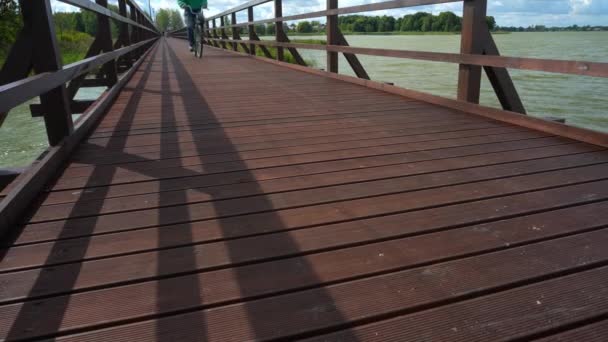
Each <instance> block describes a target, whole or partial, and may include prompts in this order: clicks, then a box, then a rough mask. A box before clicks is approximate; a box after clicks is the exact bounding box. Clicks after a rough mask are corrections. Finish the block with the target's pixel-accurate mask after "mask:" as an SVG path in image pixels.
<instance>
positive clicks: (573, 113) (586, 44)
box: [0, 32, 608, 167]
mask: <svg viewBox="0 0 608 342" xmlns="http://www.w3.org/2000/svg"><path fill="white" fill-rule="evenodd" d="M296 38H297V37H296ZM305 38H318V39H324V38H325V37H323V36H318V37H305ZM494 39H495V40H496V44H497V45H498V48H499V49H500V51H501V54H502V55H505V56H514V57H536V58H553V59H570V60H586V61H594V62H608V44H607V43H608V32H566V33H563V32H560V33H513V34H501V35H495V37H494ZM347 40H348V41H349V44H350V45H351V46H359V47H374V48H386V49H403V50H418V51H434V52H459V47H460V36H459V35H445V36H444V35H439V36H437V35H428V36H347ZM300 52H301V54H302V55H303V56H304V58H306V59H308V60H314V61H315V67H317V68H325V53H324V52H322V51H313V50H301V51H300ZM359 58H360V60H361V63H362V64H363V66H364V67H365V68H366V70H367V72H368V73H369V74H370V77H371V78H372V79H373V80H378V81H385V82H393V83H395V84H396V85H399V86H403V87H406V88H410V89H415V90H420V91H425V92H429V93H432V94H436V95H441V96H445V97H451V98H455V96H456V85H457V78H458V66H457V65H456V64H449V63H434V62H423V61H413V60H406V59H397V58H385V57H373V56H359ZM340 72H341V73H344V74H348V75H353V72H352V70H351V69H350V66H349V65H348V63H347V62H346V60H345V59H344V58H343V57H342V56H341V57H340ZM511 75H512V77H513V80H514V82H515V86H516V87H517V89H518V91H519V94H520V96H521V98H522V100H523V102H524V105H525V106H526V109H527V110H528V112H529V113H530V114H531V115H536V116H554V117H563V118H566V119H567V120H568V124H571V125H577V126H583V127H587V128H591V129H595V130H601V131H606V132H608V97H607V96H606V94H608V79H606V78H594V77H584V76H571V75H560V74H549V73H542V72H531V71H522V70H511ZM100 92H101V89H84V90H83V91H82V92H81V93H79V94H78V97H79V98H95V97H96V96H98V95H99V94H100ZM481 102H482V104H485V105H489V106H494V107H499V103H498V100H497V99H496V96H495V95H494V92H493V90H492V88H491V86H490V85H489V82H487V80H486V79H485V77H484V82H483V84H482V100H481ZM46 146H47V144H46V133H45V130H44V122H43V121H42V120H41V119H39V118H32V117H31V116H30V114H29V111H28V110H27V106H21V107H18V108H16V109H14V110H13V111H11V112H10V113H9V116H8V118H7V119H6V122H5V123H4V125H3V126H2V127H1V128H0V167H17V166H26V165H28V164H29V163H31V162H32V161H33V160H34V159H35V158H36V157H37V156H38V155H39V154H40V153H41V152H42V151H44V149H45V148H46Z"/></svg>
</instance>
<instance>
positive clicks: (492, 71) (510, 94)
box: [483, 25, 526, 114]
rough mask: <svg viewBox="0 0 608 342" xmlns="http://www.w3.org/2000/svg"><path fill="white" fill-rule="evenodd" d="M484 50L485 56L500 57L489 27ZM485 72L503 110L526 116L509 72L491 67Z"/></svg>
mask: <svg viewBox="0 0 608 342" xmlns="http://www.w3.org/2000/svg"><path fill="white" fill-rule="evenodd" d="M483 50H484V54H485V55H493V56H500V52H499V51H498V47H497V46H496V43H495V42H494V38H492V33H490V30H489V29H488V27H487V25H486V29H485V37H484V46H483ZM484 70H485V72H486V75H487V76H488V79H489V80H490V83H491V84H492V88H494V93H496V96H497V97H498V101H500V104H501V105H502V108H503V109H504V110H508V111H511V112H516V113H521V114H526V108H525V107H524V104H523V102H522V101H521V98H520V97H519V93H518V92H517V89H516V88H515V84H513V79H512V78H511V75H510V74H509V71H508V70H507V69H506V68H498V67H489V66H485V67H484Z"/></svg>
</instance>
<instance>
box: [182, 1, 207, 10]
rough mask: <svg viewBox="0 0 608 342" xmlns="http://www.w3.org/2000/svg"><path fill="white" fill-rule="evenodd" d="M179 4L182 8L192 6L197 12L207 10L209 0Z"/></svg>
mask: <svg viewBox="0 0 608 342" xmlns="http://www.w3.org/2000/svg"><path fill="white" fill-rule="evenodd" d="M177 3H178V5H179V7H181V8H186V7H188V6H190V7H191V8H192V9H193V10H195V11H198V10H200V9H201V8H207V0H177Z"/></svg>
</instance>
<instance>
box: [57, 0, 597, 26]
mask: <svg viewBox="0 0 608 342" xmlns="http://www.w3.org/2000/svg"><path fill="white" fill-rule="evenodd" d="M52 1H53V2H54V4H53V5H54V9H55V10H58V11H64V10H68V11H69V10H74V8H73V7H71V6H69V5H65V4H63V3H60V2H58V1H57V0H52ZM136 1H137V2H139V3H140V5H141V7H142V8H146V9H147V8H148V1H150V2H151V6H152V8H153V9H155V10H157V9H160V8H174V9H178V8H179V7H178V6H177V0H136ZM208 1H209V10H208V11H206V12H205V13H206V14H207V15H213V14H216V13H219V12H222V11H224V10H227V9H230V8H233V7H235V6H237V5H240V4H242V3H244V2H246V1H245V0H217V1H214V0H208ZM113 2H116V1H115V0H114V1H113V0H110V3H113ZM376 2H384V1H383V0H339V4H340V7H346V6H354V5H361V4H367V3H376ZM325 4H326V0H283V15H293V14H299V13H306V12H312V11H319V10H323V9H325ZM272 6H273V5H272V2H270V3H267V4H265V5H261V6H257V7H256V8H255V14H254V15H255V18H256V19H266V18H271V17H272V15H273V7H272ZM418 11H424V12H432V13H435V14H437V13H439V12H443V11H452V12H454V13H456V14H458V15H462V2H456V3H449V4H440V5H433V6H418V7H412V8H407V9H398V10H390V11H377V12H371V13H367V14H370V15H385V14H386V15H392V16H394V17H398V16H403V15H405V14H409V13H415V12H418ZM488 15H492V16H494V17H495V18H496V21H497V23H498V25H500V26H529V25H546V26H569V25H574V24H577V25H581V26H582V25H603V26H606V25H608V0H488ZM246 16H247V14H246V11H244V12H241V13H239V15H238V16H237V21H247V20H246ZM320 21H323V20H322V18H321V19H320Z"/></svg>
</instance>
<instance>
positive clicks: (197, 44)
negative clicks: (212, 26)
mask: <svg viewBox="0 0 608 342" xmlns="http://www.w3.org/2000/svg"><path fill="white" fill-rule="evenodd" d="M188 10H189V12H190V14H192V15H193V16H194V17H195V18H194V30H193V31H194V32H193V33H194V46H193V47H192V48H193V51H192V52H193V53H194V57H198V58H203V47H204V45H205V44H204V36H203V25H204V23H205V16H204V15H203V11H202V10H201V11H200V12H196V11H193V10H192V8H191V7H190V6H188Z"/></svg>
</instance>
